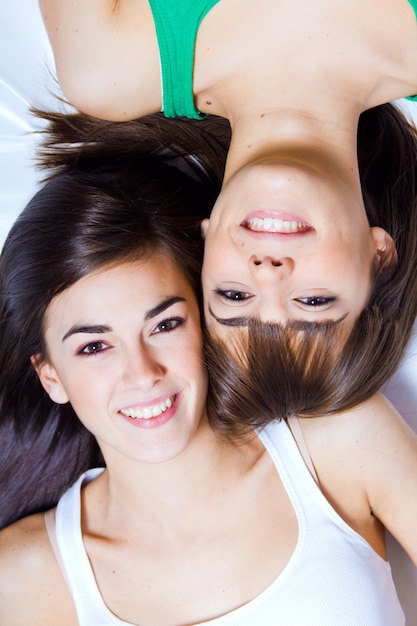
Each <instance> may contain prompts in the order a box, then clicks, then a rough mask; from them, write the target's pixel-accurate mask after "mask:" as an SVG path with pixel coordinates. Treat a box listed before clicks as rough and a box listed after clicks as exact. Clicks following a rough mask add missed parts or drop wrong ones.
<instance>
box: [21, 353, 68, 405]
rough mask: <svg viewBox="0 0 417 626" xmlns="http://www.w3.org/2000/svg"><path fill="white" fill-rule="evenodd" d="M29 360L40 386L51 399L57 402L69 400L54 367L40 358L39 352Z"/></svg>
mask: <svg viewBox="0 0 417 626" xmlns="http://www.w3.org/2000/svg"><path fill="white" fill-rule="evenodd" d="M30 362H31V363H32V365H33V367H34V368H35V371H36V373H37V375H38V377H39V380H40V381H41V384H42V387H43V388H44V389H45V391H46V393H47V394H48V396H49V397H50V398H51V400H52V401H53V402H56V403H57V404H66V403H67V402H68V401H69V400H68V396H67V394H66V391H65V389H64V387H63V386H62V383H61V381H60V380H59V377H58V374H57V373H56V370H55V368H54V367H53V366H52V365H51V364H50V363H49V362H48V361H45V360H44V359H43V360H42V359H41V355H40V354H35V355H33V356H31V357H30Z"/></svg>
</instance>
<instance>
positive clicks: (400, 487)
mask: <svg viewBox="0 0 417 626" xmlns="http://www.w3.org/2000/svg"><path fill="white" fill-rule="evenodd" d="M369 410H370V411H371V415H370V419H369V422H370V423H369V427H368V428H367V434H366V437H367V438H368V442H369V446H368V450H369V459H368V460H367V463H366V470H367V471H366V489H367V494H368V499H369V504H370V507H371V510H372V513H373V514H374V515H375V516H376V517H377V518H378V519H379V520H380V521H381V522H382V523H383V525H384V526H385V528H387V529H388V530H389V531H390V532H391V534H392V535H393V536H394V537H395V538H396V539H397V540H398V541H399V543H400V544H401V545H402V546H403V548H404V549H405V550H406V552H407V553H408V555H409V556H410V557H411V559H412V560H413V561H414V563H415V564H416V565H417V434H416V433H415V432H414V431H413V430H412V429H411V428H410V427H409V426H408V424H407V423H406V422H405V421H404V420H403V419H402V418H401V416H400V415H399V414H398V413H397V411H396V410H395V409H394V407H392V405H391V404H390V403H389V402H388V400H386V399H385V398H383V397H382V396H380V397H379V399H378V400H377V401H376V402H375V404H374V406H371V407H370V409H369Z"/></svg>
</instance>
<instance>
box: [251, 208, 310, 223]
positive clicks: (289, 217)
mask: <svg viewBox="0 0 417 626" xmlns="http://www.w3.org/2000/svg"><path fill="white" fill-rule="evenodd" d="M254 217H259V218H260V219H263V218H265V217H272V218H273V219H278V220H285V221H287V222H306V220H305V219H304V218H303V217H300V216H299V215H294V214H293V213H285V211H274V210H273V209H259V210H258V211H252V212H251V213H249V215H247V216H246V217H245V219H244V220H243V222H242V224H244V223H245V222H247V221H248V220H250V219H252V218H254Z"/></svg>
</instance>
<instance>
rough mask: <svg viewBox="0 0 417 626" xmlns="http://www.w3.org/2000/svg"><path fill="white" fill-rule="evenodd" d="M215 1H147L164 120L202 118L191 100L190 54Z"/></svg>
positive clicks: (192, 99) (192, 65)
mask: <svg viewBox="0 0 417 626" xmlns="http://www.w3.org/2000/svg"><path fill="white" fill-rule="evenodd" d="M217 2H219V0H149V4H150V7H151V9H152V14H153V19H154V22H155V28H156V35H157V38H158V45H159V56H160V62H161V74H162V103H163V111H164V115H165V117H177V116H179V115H184V116H186V117H191V118H195V119H200V118H203V117H205V114H203V113H201V112H200V111H198V110H197V109H196V108H195V105H194V98H193V69H194V51H195V40H196V37H197V31H198V28H199V26H200V23H201V21H202V20H203V18H204V17H205V15H206V14H207V13H208V12H209V11H210V9H211V8H212V7H213V6H214V5H215V4H217Z"/></svg>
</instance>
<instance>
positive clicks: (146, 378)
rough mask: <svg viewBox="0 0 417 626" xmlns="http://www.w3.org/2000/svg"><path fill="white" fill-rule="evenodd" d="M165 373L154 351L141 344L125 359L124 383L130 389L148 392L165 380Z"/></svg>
mask: <svg viewBox="0 0 417 626" xmlns="http://www.w3.org/2000/svg"><path fill="white" fill-rule="evenodd" d="M164 371H165V370H164V367H163V366H162V364H161V363H160V362H159V361H158V359H157V358H156V355H155V354H154V351H153V349H152V348H151V347H150V346H147V345H143V344H142V343H139V344H138V345H137V346H136V347H135V348H132V350H131V351H129V353H128V354H127V355H126V357H125V362H124V364H123V381H124V383H125V384H126V385H128V386H130V387H135V388H137V389H141V390H142V391H146V390H149V389H152V387H153V386H154V385H155V384H157V383H158V381H160V380H161V379H162V378H163V376H164Z"/></svg>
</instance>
